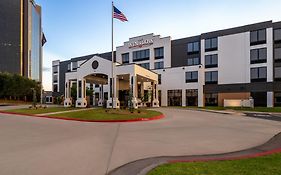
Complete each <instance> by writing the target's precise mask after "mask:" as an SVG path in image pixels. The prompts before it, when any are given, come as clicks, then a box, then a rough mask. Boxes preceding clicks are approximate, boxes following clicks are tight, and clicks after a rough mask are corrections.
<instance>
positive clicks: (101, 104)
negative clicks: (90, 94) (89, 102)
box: [98, 99, 103, 107]
mask: <svg viewBox="0 0 281 175" xmlns="http://www.w3.org/2000/svg"><path fill="white" fill-rule="evenodd" d="M98 107H103V100H102V99H100V100H99V101H98Z"/></svg>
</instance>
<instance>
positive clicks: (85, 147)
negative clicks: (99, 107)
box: [0, 108, 281, 175]
mask: <svg viewBox="0 0 281 175" xmlns="http://www.w3.org/2000/svg"><path fill="white" fill-rule="evenodd" d="M157 110H159V111H162V112H163V113H164V114H165V115H166V118H164V119H161V120H157V121H149V122H137V123H81V122H74V121H63V120H54V119H43V118H34V117H23V116H12V115H4V114H0V175H2V174H3V175H14V174H15V175H17V174H21V175H38V174H40V175H54V174H60V175H104V174H106V172H109V171H110V170H112V169H114V168H117V167H119V166H121V165H123V164H125V163H128V162H131V161H134V160H138V159H143V158H148V157H155V156H177V155H194V154H196V155H197V154H215V153H224V152H230V151H237V150H241V149H246V148H250V147H254V146H257V145H260V144H262V143H264V142H266V141H267V140H268V139H270V138H271V137H272V136H273V135H275V134H277V133H278V132H281V122H277V121H269V120H262V119H255V118H249V117H244V116H235V115H225V114H216V113H209V112H199V111H189V110H185V109H172V108H160V109H157Z"/></svg>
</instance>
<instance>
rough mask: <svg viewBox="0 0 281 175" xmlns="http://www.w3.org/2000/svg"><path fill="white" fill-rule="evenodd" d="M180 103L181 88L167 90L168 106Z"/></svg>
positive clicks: (179, 104)
mask: <svg viewBox="0 0 281 175" xmlns="http://www.w3.org/2000/svg"><path fill="white" fill-rule="evenodd" d="M181 105H182V90H168V106H181Z"/></svg>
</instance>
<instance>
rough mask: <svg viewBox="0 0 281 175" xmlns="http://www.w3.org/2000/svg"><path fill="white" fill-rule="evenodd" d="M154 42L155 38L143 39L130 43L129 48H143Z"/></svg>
mask: <svg viewBox="0 0 281 175" xmlns="http://www.w3.org/2000/svg"><path fill="white" fill-rule="evenodd" d="M152 44H153V39H141V40H138V41H136V42H132V43H129V49H131V48H142V47H144V46H150V45H152Z"/></svg>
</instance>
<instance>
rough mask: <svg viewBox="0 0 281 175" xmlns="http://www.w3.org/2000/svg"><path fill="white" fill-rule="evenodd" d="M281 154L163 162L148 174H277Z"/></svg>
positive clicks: (279, 167)
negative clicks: (241, 158) (230, 159)
mask: <svg viewBox="0 0 281 175" xmlns="http://www.w3.org/2000/svg"><path fill="white" fill-rule="evenodd" d="M279 174H281V154H274V155H269V156H264V157H258V158H252V159H243V160H232V161H214V162H192V163H175V164H165V165H162V166H159V167H157V168H156V169H154V170H152V171H151V172H149V173H148V175H279Z"/></svg>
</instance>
